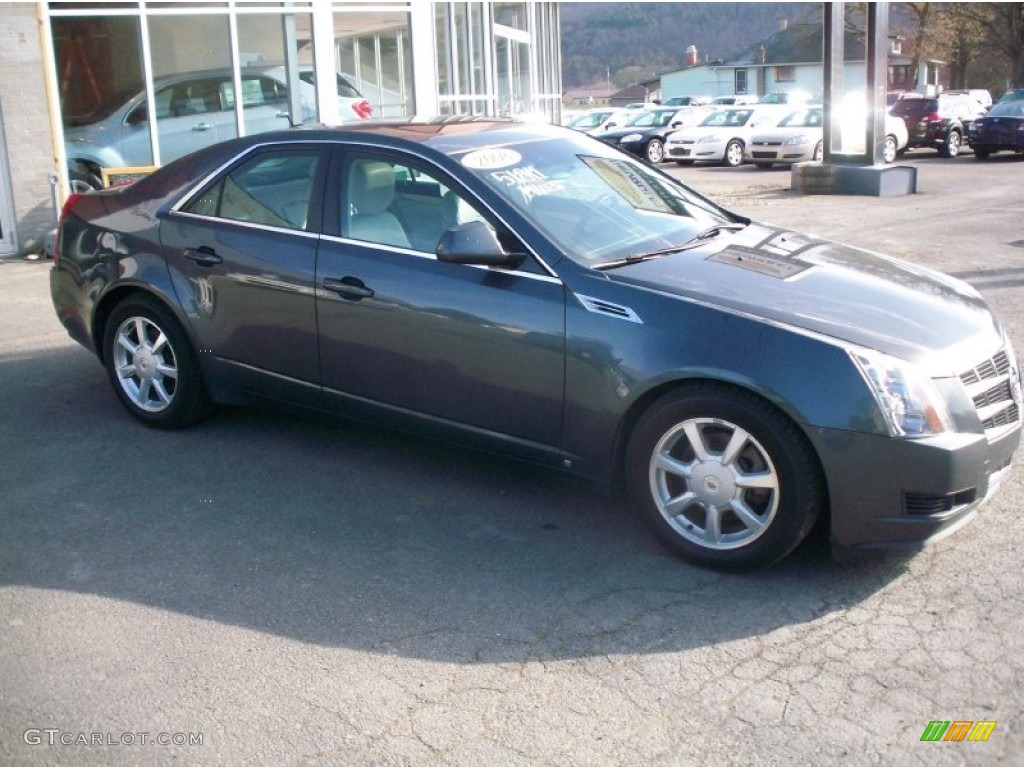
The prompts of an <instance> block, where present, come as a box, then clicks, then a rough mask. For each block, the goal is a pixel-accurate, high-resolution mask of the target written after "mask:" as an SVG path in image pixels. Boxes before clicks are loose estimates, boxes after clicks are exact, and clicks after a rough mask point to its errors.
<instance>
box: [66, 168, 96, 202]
mask: <svg viewBox="0 0 1024 768" xmlns="http://www.w3.org/2000/svg"><path fill="white" fill-rule="evenodd" d="M68 186H69V187H70V188H71V192H72V194H79V193H83V192H92V191H93V190H96V189H102V188H103V181H102V180H101V179H100V177H99V176H97V175H96V174H94V173H92V172H91V171H90V170H89V169H88V168H86V167H85V166H83V165H81V164H79V163H76V164H74V165H72V166H71V167H70V168H69V169H68Z"/></svg>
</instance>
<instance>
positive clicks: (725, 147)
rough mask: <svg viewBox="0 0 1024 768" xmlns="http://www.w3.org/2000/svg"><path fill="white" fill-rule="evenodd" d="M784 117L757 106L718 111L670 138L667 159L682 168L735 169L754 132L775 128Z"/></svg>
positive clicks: (770, 109)
mask: <svg viewBox="0 0 1024 768" xmlns="http://www.w3.org/2000/svg"><path fill="white" fill-rule="evenodd" d="M784 114H785V113H784V112H780V111H779V109H778V108H777V107H758V106H754V105H751V106H744V107H726V108H724V109H718V110H715V111H714V112H712V113H711V114H710V115H708V116H707V117H706V118H704V119H703V120H702V121H701V122H700V124H698V125H696V126H694V127H693V128H684V129H682V130H679V131H676V132H675V133H673V134H671V135H669V137H668V139H667V140H666V142H665V158H666V159H667V160H674V161H675V162H677V163H679V164H680V165H689V164H690V163H694V162H710V163H721V164H722V165H726V166H729V167H732V168H735V167H736V166H737V165H740V164H741V163H742V162H743V154H744V151H745V149H746V146H747V142H748V141H749V140H750V136H751V133H752V132H753V131H754V129H756V128H759V127H764V126H766V125H775V124H776V123H778V121H779V120H780V119H781V118H782V117H783V116H784Z"/></svg>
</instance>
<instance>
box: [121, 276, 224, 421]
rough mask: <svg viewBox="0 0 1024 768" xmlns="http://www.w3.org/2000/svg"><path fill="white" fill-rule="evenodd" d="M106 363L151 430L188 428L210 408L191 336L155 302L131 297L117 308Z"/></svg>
mask: <svg viewBox="0 0 1024 768" xmlns="http://www.w3.org/2000/svg"><path fill="white" fill-rule="evenodd" d="M103 360H104V364H105V366H106V368H107V374H108V375H109V377H110V383H111V384H112V385H113V387H114V391H115V392H116V393H117V396H118V397H119V398H120V400H121V402H122V403H123V404H124V406H125V408H127V409H128V412H129V413H131V415H132V416H134V417H135V418H136V419H138V420H139V421H141V422H142V423H143V424H145V425H147V426H150V427H157V428H160V429H177V428H178V427H184V426H186V425H188V424H191V423H193V422H195V421H198V420H199V419H200V418H202V417H203V416H204V415H205V414H206V412H207V410H208V408H209V401H208V399H207V396H206V392H205V390H204V388H203V382H202V375H201V373H200V370H199V363H198V361H197V359H196V355H195V352H194V351H193V349H192V345H191V344H190V342H189V339H188V336H187V335H186V334H185V331H184V330H183V329H182V327H181V324H180V323H178V321H177V319H175V317H174V316H173V315H172V314H171V313H170V311H169V310H167V308H166V307H164V306H163V305H162V304H160V303H159V302H158V301H156V300H155V299H153V298H150V297H148V296H143V295H136V296H130V297H128V298H127V299H125V300H123V301H122V302H121V303H120V304H118V305H117V306H116V307H114V310H113V312H111V314H110V317H109V319H108V321H107V324H106V330H105V333H104V335H103Z"/></svg>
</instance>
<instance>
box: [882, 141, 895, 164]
mask: <svg viewBox="0 0 1024 768" xmlns="http://www.w3.org/2000/svg"><path fill="white" fill-rule="evenodd" d="M896 149H897V144H896V137H895V136H886V137H885V144H884V145H883V147H882V160H883V161H885V163H886V164H888V163H894V162H896Z"/></svg>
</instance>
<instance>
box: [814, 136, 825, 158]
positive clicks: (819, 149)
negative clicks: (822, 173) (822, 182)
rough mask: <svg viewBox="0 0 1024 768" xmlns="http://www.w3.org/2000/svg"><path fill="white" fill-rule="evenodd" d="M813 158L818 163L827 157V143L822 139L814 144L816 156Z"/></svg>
mask: <svg viewBox="0 0 1024 768" xmlns="http://www.w3.org/2000/svg"><path fill="white" fill-rule="evenodd" d="M811 159H812V160H813V161H814V162H816V163H820V162H821V161H822V160H824V159H825V145H824V144H822V143H821V142H820V141H819V142H818V143H817V144H816V145H815V146H814V156H813V157H812V158H811Z"/></svg>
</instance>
